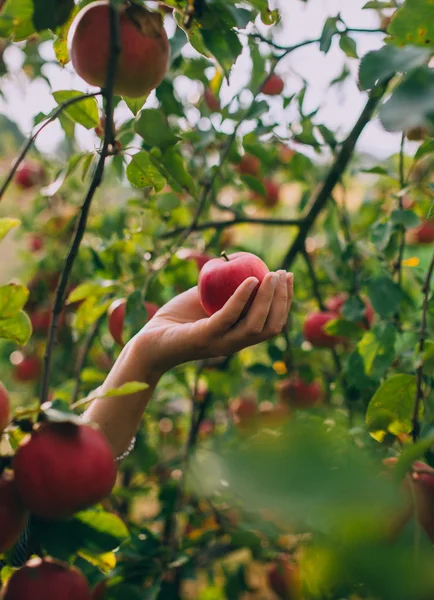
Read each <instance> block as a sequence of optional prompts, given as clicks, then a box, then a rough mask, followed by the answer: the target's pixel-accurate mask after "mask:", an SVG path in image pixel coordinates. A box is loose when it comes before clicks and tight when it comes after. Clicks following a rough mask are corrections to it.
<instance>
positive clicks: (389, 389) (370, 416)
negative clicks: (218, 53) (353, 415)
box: [366, 375, 417, 440]
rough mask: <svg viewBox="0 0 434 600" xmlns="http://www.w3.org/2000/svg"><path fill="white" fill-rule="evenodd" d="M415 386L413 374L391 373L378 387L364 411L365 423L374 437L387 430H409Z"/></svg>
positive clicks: (396, 432)
mask: <svg viewBox="0 0 434 600" xmlns="http://www.w3.org/2000/svg"><path fill="white" fill-rule="evenodd" d="M416 388H417V382H416V377H415V375H393V376H392V377H390V378H389V379H387V380H386V381H385V382H384V383H383V384H382V385H381V386H380V387H379V389H378V390H377V391H376V393H375V394H374V397H373V398H372V399H371V401H370V403H369V406H368V410H367V412H366V424H367V425H368V427H369V429H370V431H371V433H372V434H373V436H374V437H375V438H376V439H379V440H381V439H383V438H384V436H385V434H386V433H388V432H390V433H393V434H395V435H397V434H399V433H410V432H411V430H412V421H411V420H412V415H413V409H414V402H415V398H416Z"/></svg>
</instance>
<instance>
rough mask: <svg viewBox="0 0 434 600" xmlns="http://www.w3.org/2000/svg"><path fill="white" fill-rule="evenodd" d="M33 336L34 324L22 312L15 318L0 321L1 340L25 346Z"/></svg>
mask: <svg viewBox="0 0 434 600" xmlns="http://www.w3.org/2000/svg"><path fill="white" fill-rule="evenodd" d="M31 335H32V324H31V322H30V319H29V317H28V316H27V315H26V313H25V312H24V311H22V310H20V311H19V312H17V313H16V314H15V315H14V316H13V317H8V318H6V319H0V339H1V338H3V339H5V340H10V341H12V342H15V343H17V344H20V346H24V345H25V344H27V342H28V341H29V339H30V336H31Z"/></svg>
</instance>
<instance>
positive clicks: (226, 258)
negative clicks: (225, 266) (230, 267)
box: [220, 250, 229, 262]
mask: <svg viewBox="0 0 434 600" xmlns="http://www.w3.org/2000/svg"><path fill="white" fill-rule="evenodd" d="M220 256H221V257H222V258H224V259H225V260H226V261H227V262H229V257H228V255H227V254H226V252H225V251H224V250H223V252H222V253H221V254H220Z"/></svg>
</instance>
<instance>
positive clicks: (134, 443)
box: [115, 437, 136, 462]
mask: <svg viewBox="0 0 434 600" xmlns="http://www.w3.org/2000/svg"><path fill="white" fill-rule="evenodd" d="M135 445H136V438H135V437H133V439H132V440H131V442H130V445H129V446H128V448H127V449H126V450H125V452H123V453H122V454H120V455H119V456H117V457H116V458H115V460H116V462H121V461H122V460H124V458H127V456H129V455H130V454H131V452H132V451H133V450H134V446H135Z"/></svg>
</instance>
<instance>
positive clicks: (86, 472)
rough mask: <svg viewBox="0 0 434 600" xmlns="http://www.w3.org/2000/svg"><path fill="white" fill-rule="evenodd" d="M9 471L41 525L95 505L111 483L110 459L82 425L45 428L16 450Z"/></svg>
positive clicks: (90, 430)
mask: <svg viewBox="0 0 434 600" xmlns="http://www.w3.org/2000/svg"><path fill="white" fill-rule="evenodd" d="M13 469H14V472H15V481H16V484H17V489H18V492H19V495H20V497H21V499H22V501H23V504H24V505H25V506H26V507H27V508H28V509H29V510H30V511H31V512H33V513H34V514H35V515H37V516H38V517H42V518H43V519H47V520H56V519H65V518H68V517H70V516H72V515H73V514H74V513H76V512H77V511H79V510H82V509H84V508H87V507H89V506H92V505H94V504H96V503H97V502H100V501H101V500H102V499H103V498H104V497H105V496H107V495H108V494H109V493H110V492H111V489H112V487H113V485H114V483H115V479H116V466H115V462H114V459H113V454H112V451H111V449H110V446H109V445H108V442H107V440H106V439H105V437H104V436H103V434H102V433H100V432H99V431H97V430H96V429H93V428H92V427H90V426H88V425H74V424H73V423H48V424H44V425H42V426H41V427H40V428H39V429H37V430H36V431H34V432H33V433H32V435H31V436H29V437H28V438H27V440H25V441H24V443H23V444H22V445H21V446H20V447H19V449H18V451H17V453H16V455H15V457H14V460H13Z"/></svg>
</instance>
